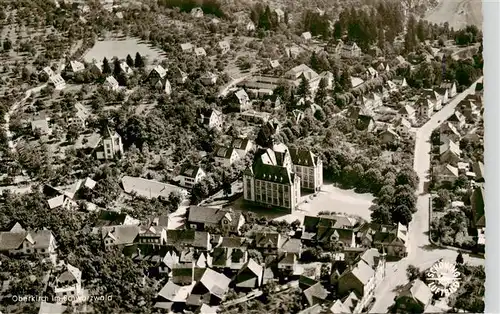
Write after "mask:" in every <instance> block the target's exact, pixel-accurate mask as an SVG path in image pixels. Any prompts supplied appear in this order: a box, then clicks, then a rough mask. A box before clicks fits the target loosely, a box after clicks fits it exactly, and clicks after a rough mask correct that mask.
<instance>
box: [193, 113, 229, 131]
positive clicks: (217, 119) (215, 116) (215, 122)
mask: <svg viewBox="0 0 500 314" xmlns="http://www.w3.org/2000/svg"><path fill="white" fill-rule="evenodd" d="M199 116H200V118H199V119H200V124H202V125H203V126H205V127H207V128H208V129H216V130H219V131H220V130H222V122H223V118H224V116H223V114H222V112H220V111H218V110H216V109H211V108H204V109H201V110H200V111H199Z"/></svg>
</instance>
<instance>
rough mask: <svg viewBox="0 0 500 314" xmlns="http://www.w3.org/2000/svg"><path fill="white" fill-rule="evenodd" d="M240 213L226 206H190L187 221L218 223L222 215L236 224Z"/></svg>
mask: <svg viewBox="0 0 500 314" xmlns="http://www.w3.org/2000/svg"><path fill="white" fill-rule="evenodd" d="M240 216H241V213H236V212H234V211H233V210H231V209H227V208H216V207H204V206H190V207H189V214H188V222H195V223H208V224H218V223H219V222H220V221H221V220H222V218H223V217H228V218H229V220H230V222H231V223H232V224H233V225H234V226H236V225H237V224H238V221H239V219H240Z"/></svg>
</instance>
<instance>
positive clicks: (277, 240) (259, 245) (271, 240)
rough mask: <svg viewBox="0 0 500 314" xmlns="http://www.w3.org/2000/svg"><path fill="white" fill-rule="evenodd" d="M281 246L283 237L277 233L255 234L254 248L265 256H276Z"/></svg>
mask: <svg viewBox="0 0 500 314" xmlns="http://www.w3.org/2000/svg"><path fill="white" fill-rule="evenodd" d="M282 244H283V237H282V236H281V234H280V233H278V232H256V233H255V238H254V246H255V248H256V249H257V250H259V251H261V252H262V253H263V254H266V255H277V254H278V249H279V248H281V246H282Z"/></svg>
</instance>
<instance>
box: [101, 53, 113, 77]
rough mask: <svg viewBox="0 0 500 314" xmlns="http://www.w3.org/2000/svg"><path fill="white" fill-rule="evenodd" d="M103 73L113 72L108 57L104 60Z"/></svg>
mask: <svg viewBox="0 0 500 314" xmlns="http://www.w3.org/2000/svg"><path fill="white" fill-rule="evenodd" d="M102 73H104V74H111V66H110V65H109V61H108V59H107V58H106V57H104V59H103V60H102Z"/></svg>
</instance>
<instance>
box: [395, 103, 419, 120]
mask: <svg viewBox="0 0 500 314" xmlns="http://www.w3.org/2000/svg"><path fill="white" fill-rule="evenodd" d="M398 116H399V117H401V118H404V119H406V120H408V121H410V122H414V121H415V109H413V107H412V106H410V105H404V106H403V107H401V109H399V111H398Z"/></svg>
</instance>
